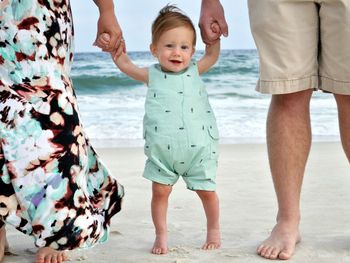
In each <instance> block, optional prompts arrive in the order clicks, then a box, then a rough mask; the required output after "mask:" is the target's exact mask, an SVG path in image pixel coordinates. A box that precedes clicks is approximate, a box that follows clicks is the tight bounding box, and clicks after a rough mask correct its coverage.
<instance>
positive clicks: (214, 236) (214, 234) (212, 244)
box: [202, 230, 221, 250]
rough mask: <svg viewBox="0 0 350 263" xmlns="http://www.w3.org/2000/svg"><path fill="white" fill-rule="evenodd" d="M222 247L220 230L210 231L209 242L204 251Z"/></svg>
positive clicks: (204, 246)
mask: <svg viewBox="0 0 350 263" xmlns="http://www.w3.org/2000/svg"><path fill="white" fill-rule="evenodd" d="M220 246H221V235H220V230H208V233H207V241H206V242H205V243H204V245H203V246H202V249H204V250H213V249H218V248H220Z"/></svg>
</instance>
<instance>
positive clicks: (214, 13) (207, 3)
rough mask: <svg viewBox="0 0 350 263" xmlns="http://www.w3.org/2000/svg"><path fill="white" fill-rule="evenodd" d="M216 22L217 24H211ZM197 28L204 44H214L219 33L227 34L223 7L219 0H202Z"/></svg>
mask: <svg viewBox="0 0 350 263" xmlns="http://www.w3.org/2000/svg"><path fill="white" fill-rule="evenodd" d="M214 24H217V25H218V26H219V27H217V26H213V25H214ZM199 28H200V30H201V35H202V40H203V42H204V43H205V44H207V45H211V44H214V43H215V41H216V40H218V39H219V38H220V36H221V35H223V36H225V37H227V36H228V27H227V23H226V20H225V15H224V9H223V7H222V5H221V3H220V1H219V0H202V6H201V13H200V18H199Z"/></svg>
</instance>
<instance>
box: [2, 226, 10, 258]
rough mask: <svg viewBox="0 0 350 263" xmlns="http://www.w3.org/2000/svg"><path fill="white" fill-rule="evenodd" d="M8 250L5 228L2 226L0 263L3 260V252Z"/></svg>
mask: <svg viewBox="0 0 350 263" xmlns="http://www.w3.org/2000/svg"><path fill="white" fill-rule="evenodd" d="M8 249H9V244H8V242H7V238H6V229H5V226H2V228H0V262H2V260H3V259H4V256H5V252H6V251H8Z"/></svg>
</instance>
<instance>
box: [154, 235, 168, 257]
mask: <svg viewBox="0 0 350 263" xmlns="http://www.w3.org/2000/svg"><path fill="white" fill-rule="evenodd" d="M152 253H153V254H156V255H161V254H166V253H168V241H167V235H166V234H164V235H163V234H159V235H156V239H155V240H154V244H153V248H152Z"/></svg>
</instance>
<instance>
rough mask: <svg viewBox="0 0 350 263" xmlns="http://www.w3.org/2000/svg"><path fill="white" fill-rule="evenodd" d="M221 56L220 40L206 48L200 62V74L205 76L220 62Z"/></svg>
mask: <svg viewBox="0 0 350 263" xmlns="http://www.w3.org/2000/svg"><path fill="white" fill-rule="evenodd" d="M219 55H220V40H217V41H216V42H215V43H214V44H212V45H210V46H208V45H207V46H206V47H205V54H204V56H203V57H202V58H201V59H200V60H199V61H198V63H197V65H198V72H199V74H203V73H205V72H207V71H208V70H209V69H210V68H211V67H212V66H213V65H214V64H215V63H216V61H217V60H218V58H219Z"/></svg>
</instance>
